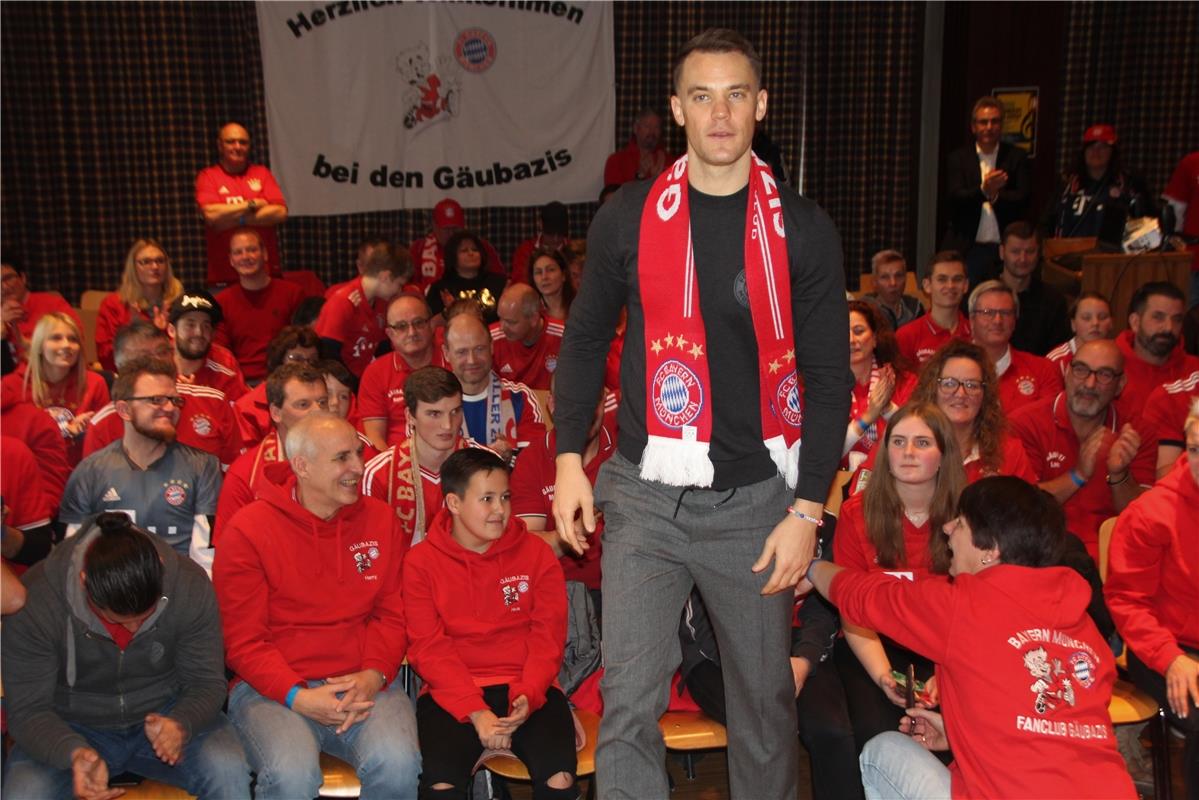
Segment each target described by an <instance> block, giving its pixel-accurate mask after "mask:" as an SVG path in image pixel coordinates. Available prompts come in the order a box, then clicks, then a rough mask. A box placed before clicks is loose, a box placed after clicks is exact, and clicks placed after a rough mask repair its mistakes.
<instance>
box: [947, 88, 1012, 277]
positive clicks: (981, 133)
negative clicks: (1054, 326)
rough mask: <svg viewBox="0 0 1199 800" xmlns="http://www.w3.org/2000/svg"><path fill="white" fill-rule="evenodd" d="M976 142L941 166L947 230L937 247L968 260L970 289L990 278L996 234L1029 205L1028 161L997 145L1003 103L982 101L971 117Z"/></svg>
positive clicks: (989, 99) (991, 99)
mask: <svg viewBox="0 0 1199 800" xmlns="http://www.w3.org/2000/svg"><path fill="white" fill-rule="evenodd" d="M970 132H971V134H972V135H973V138H974V141H973V142H971V143H970V144H968V145H966V146H965V147H962V148H959V149H957V150H954V151H953V152H952V153H950V154H949V157H948V158H947V159H946V161H945V169H944V173H943V174H944V175H945V197H944V201H943V202H944V203H945V206H946V210H947V212H948V217H949V228H948V229H947V230H946V231H945V236H944V238H943V239H942V240H941V247H942V248H944V249H947V250H950V249H952V250H958V251H961V252H962V253H964V254H965V256H966V267H967V274H968V276H969V278H970V285H971V286H974V285H977V284H979V283H982V282H983V281H984V280H986V279H987V278H989V277H991V275H992V274H994V268H995V262H997V261H998V260H999V243H1000V238H999V234H1000V231H1002V230H1004V228H1006V227H1007V225H1008V223H1010V222H1014V221H1015V220H1017V219H1021V218H1022V217H1024V216H1025V212H1026V211H1027V210H1028V200H1029V189H1030V182H1029V174H1028V156H1027V154H1026V153H1025V152H1024V151H1023V150H1021V149H1020V148H1019V147H1016V146H1015V145H1011V144H1008V143H1007V142H1003V141H1001V140H1000V139H1001V134H1002V133H1003V104H1002V103H1000V102H999V101H998V100H997V99H995V98H994V97H981V98H979V99H978V101H977V102H975V104H974V108H973V109H972V110H971V112H970Z"/></svg>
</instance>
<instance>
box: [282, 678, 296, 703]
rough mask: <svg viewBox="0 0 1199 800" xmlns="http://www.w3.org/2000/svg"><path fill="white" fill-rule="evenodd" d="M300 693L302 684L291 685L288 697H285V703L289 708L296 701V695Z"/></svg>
mask: <svg viewBox="0 0 1199 800" xmlns="http://www.w3.org/2000/svg"><path fill="white" fill-rule="evenodd" d="M299 693H300V684H298V683H297V684H296V685H295V686H293V687H291V689H290V690H289V691H288V692H287V697H286V699H284V701H283V705H285V706H287V707H288V708H291V704H292V703H294V702H295V701H296V695H298V694H299Z"/></svg>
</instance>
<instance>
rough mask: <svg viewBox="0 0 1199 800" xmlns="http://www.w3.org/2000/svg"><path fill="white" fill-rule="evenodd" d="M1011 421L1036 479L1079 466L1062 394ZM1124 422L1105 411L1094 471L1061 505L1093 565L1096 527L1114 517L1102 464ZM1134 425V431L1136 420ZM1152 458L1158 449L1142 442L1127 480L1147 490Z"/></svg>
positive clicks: (1096, 551)
mask: <svg viewBox="0 0 1199 800" xmlns="http://www.w3.org/2000/svg"><path fill="white" fill-rule="evenodd" d="M1009 421H1010V423H1011V431H1012V435H1013V436H1015V437H1017V438H1018V439H1019V440H1020V442H1021V443H1022V444H1023V445H1024V452H1025V453H1026V454H1027V455H1028V460H1029V463H1031V464H1032V468H1033V470H1034V471H1035V472H1036V474H1037V480H1038V481H1041V482H1044V481H1048V480H1052V479H1053V478H1056V477H1058V476H1059V475H1061V474H1062V473H1065V472H1068V471H1070V470H1072V469H1074V467H1075V465H1076V464H1077V463H1078V448H1079V446H1080V443H1079V441H1078V436H1077V435H1075V433H1074V426H1073V425H1071V424H1070V416H1069V413H1068V412H1067V407H1066V394H1065V392H1062V393H1060V394H1058V395H1057V396H1056V397H1051V398H1046V399H1045V400H1040V401H1038V402H1036V403H1033V404H1032V405H1028V406H1025V407H1024V408H1021V409H1020V410H1018V411H1017V412H1016V413H1015V414H1013V415H1012V416H1011V418H1010V420H1009ZM1124 422H1125V420H1124V419H1122V418H1121V417H1120V416H1119V415H1118V414H1117V412H1116V409H1115V408H1109V409H1108V413H1107V419H1106V420H1105V421H1104V423H1103V427H1104V428H1106V429H1107V430H1106V432H1105V433H1104V437H1103V444H1102V445H1101V446H1100V448H1099V452H1098V454H1097V455H1096V456H1095V470H1094V472H1092V473H1091V478H1090V480H1088V481H1087V482H1086V484H1084V485H1083V486H1082V488H1080V489H1079V490H1078V491H1076V492H1075V493H1074V494H1073V495H1072V496H1071V497H1070V499H1069V500H1067V501H1066V502H1065V503H1064V504H1063V505H1062V508H1063V509H1064V510H1065V512H1066V529H1067V530H1069V531H1070V532H1071V533H1073V534H1074V535H1075V536H1077V537H1078V538H1079V539H1081V540H1082V543H1083V544H1085V545H1086V546H1087V552H1089V553H1090V554H1091V558H1093V559H1095V560H1096V561H1098V560H1099V526H1100V525H1101V524H1103V521H1104V520H1105V519H1107V518H1108V517H1114V516H1115V515H1116V508H1115V506H1114V505H1113V504H1112V491H1111V487H1109V486H1108V485H1107V470H1106V469H1105V468H1104V464H1105V463H1106V462H1107V452H1108V450H1110V449H1111V446H1112V443H1113V442H1114V441H1115V440H1116V437H1117V436H1118V435H1119V432H1120V428H1121V426H1122V425H1123V424H1124ZM1133 427H1136V422H1134V423H1133ZM1156 460H1157V446H1156V445H1154V446H1152V447H1151V446H1150V445H1149V442H1148V441H1146V440H1145V439H1144V438H1142V440H1141V448H1140V449H1139V450H1138V451H1137V454H1136V456H1135V457H1134V458H1133V460H1132V464H1131V465H1130V469H1131V470H1132V478H1131V479H1132V480H1135V481H1137V482H1139V483H1141V484H1144V485H1146V486H1148V485H1150V484H1152V483H1153V476H1154V467H1155V465H1156Z"/></svg>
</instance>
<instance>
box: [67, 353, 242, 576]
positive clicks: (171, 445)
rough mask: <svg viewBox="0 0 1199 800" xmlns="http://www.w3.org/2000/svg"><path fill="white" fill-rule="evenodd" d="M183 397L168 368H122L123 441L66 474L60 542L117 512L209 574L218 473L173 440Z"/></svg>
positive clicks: (150, 360) (147, 361)
mask: <svg viewBox="0 0 1199 800" xmlns="http://www.w3.org/2000/svg"><path fill="white" fill-rule="evenodd" d="M184 397H185V396H184V395H182V394H180V393H179V391H178V389H177V388H176V385H175V365H174V364H173V363H171V362H170V361H168V360H165V359H158V358H154V357H140V358H135V359H133V360H132V361H131V362H129V363H128V364H125V365H124V366H123V368H122V370H121V372H120V374H119V375H117V378H116V380H115V381H113V385H112V398H113V403H114V404H115V406H116V411H117V414H119V415H120V417H121V419H122V420H123V421H124V423H125V433H124V435H123V436H122V437H121V438H120V439H118V440H117V441H115V442H112V443H110V444H109V445H108V446H106V447H104V448H103V449H101V450H99V451H97V452H95V453H92V454H91V455H90V456H88V457H87V458H85V459H83V461H81V462H80V463H79V466H78V467H76V468H75V471H74V472H72V473H71V478H70V480H68V481H67V488H66V490H65V491H64V492H63V497H62V505H61V506H60V507H59V512H58V522H59V525H60V526H65V533H66V535H67V536H73V535H74V534H75V533H77V532H78V531H79V528H80V526H81V525H83V523H84V522H85V521H86V520H87V519H88V518H89V517H91V516H93V515H95V514H99V513H100V512H102V511H123V512H125V513H126V514H128V515H129V518H130V519H131V520H132V521H133V522H134V524H136V525H137V526H138V527H140V528H144V529H145V530H147V531H149V532H150V533H153V534H155V535H156V536H161V537H162V538H163V539H164V540H165V541H166V543H167V544H169V545H170V546H171V547H173V548H174V549H175V551H176V552H178V553H179V554H180V555H181V556H184V557H187V556H190V557H191V558H192V560H194V561H195V562H196V563H198V564H199V565H200V566H201V567H203V568H204V570H205V571H206V572H207V573H209V575H211V574H212V556H213V550H212V541H211V533H212V523H213V517H214V515H215V514H216V505H217V495H218V494H219V492H220V489H221V466H220V464H219V463H218V462H217V459H216V457H215V456H213V455H210V454H208V453H205V452H203V451H201V450H197V449H195V448H193V447H188V446H187V445H185V444H182V443H180V442H177V441H176V440H175V437H176V433H177V430H176V426H177V425H178V424H179V410H180V408H182V407H183V405H184Z"/></svg>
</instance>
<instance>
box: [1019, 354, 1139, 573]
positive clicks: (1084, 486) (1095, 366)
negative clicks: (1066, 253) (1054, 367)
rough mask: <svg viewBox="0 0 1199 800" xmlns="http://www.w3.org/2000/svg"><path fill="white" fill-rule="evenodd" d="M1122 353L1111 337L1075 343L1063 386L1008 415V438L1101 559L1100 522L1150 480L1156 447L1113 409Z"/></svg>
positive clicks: (1122, 378)
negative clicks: (1016, 442)
mask: <svg viewBox="0 0 1199 800" xmlns="http://www.w3.org/2000/svg"><path fill="white" fill-rule="evenodd" d="M1125 380H1126V378H1125V375H1124V357H1123V355H1121V353H1120V350H1119V348H1118V347H1116V344H1115V342H1113V341H1111V340H1110V339H1097V340H1095V341H1091V342H1087V343H1085V344H1083V345H1080V346H1079V348H1078V352H1077V353H1075V354H1074V360H1073V361H1072V362H1070V367H1069V369H1067V370H1066V390H1065V391H1064V392H1060V393H1058V394H1057V395H1056V396H1055V397H1047V398H1045V399H1044V400H1040V401H1038V402H1036V403H1033V404H1031V405H1027V406H1024V407H1023V408H1021V409H1020V410H1019V411H1017V412H1016V413H1015V414H1013V415H1012V416H1011V418H1010V423H1011V432H1012V435H1014V436H1016V437H1018V438H1019V439H1020V441H1021V442H1022V443H1023V444H1024V450H1025V452H1026V453H1027V454H1028V458H1029V461H1031V462H1032V465H1033V469H1034V470H1035V471H1036V473H1037V480H1038V481H1039V484H1038V485H1039V486H1040V487H1041V488H1042V489H1044V490H1045V491H1047V492H1049V493H1050V494H1052V495H1053V496H1054V497H1056V498H1057V500H1058V502H1060V503H1061V504H1062V507H1063V508H1064V510H1065V512H1066V527H1067V529H1068V530H1069V531H1070V532H1071V533H1073V534H1074V535H1075V536H1077V537H1078V538H1079V539H1081V540H1082V542H1083V544H1084V545H1086V547H1087V552H1088V553H1090V555H1091V558H1093V559H1095V560H1096V561H1098V555H1099V526H1100V525H1101V524H1102V523H1103V521H1104V520H1105V519H1107V518H1108V517H1112V516H1115V515H1116V514H1119V513H1120V512H1121V511H1122V510H1124V508H1125V507H1126V506H1127V505H1128V504H1129V503H1131V502H1132V501H1133V500H1134V499H1135V498H1136V497H1137V496H1138V495H1140V494H1141V492H1143V491H1145V488H1146V487H1147V486H1149V485H1150V484H1152V483H1153V468H1154V459H1155V456H1156V448H1155V447H1151V446H1150V444H1149V443H1148V442H1146V441H1142V439H1141V435H1140V433H1139V432H1138V431H1137V430H1136V429H1135V428H1134V427H1133V426H1132V425H1131V424H1129V423H1128V422H1127V421H1126V420H1125V419H1124V418H1123V416H1122V415H1120V414H1119V413H1118V412H1117V411H1116V407H1115V405H1114V403H1113V401H1114V400H1115V398H1116V396H1117V395H1118V394H1119V393H1120V390H1121V389H1123V388H1124V384H1125Z"/></svg>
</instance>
